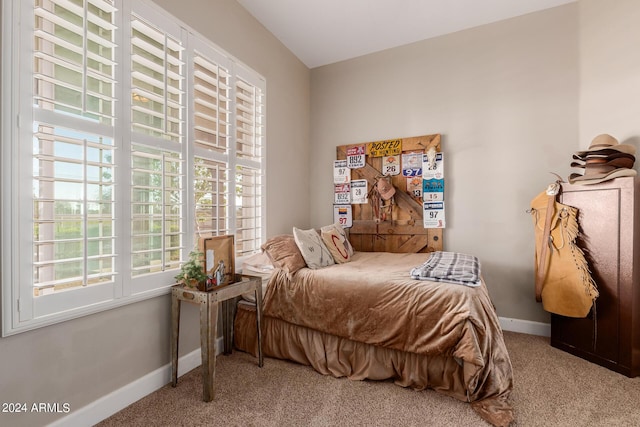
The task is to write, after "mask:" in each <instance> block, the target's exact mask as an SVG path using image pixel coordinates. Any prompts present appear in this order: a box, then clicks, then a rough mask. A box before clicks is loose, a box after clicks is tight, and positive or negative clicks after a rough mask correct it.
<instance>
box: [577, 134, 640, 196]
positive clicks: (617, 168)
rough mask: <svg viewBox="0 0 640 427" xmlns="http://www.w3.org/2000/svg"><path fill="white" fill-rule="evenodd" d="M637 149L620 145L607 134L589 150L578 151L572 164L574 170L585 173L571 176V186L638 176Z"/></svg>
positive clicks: (595, 141) (594, 142) (598, 137)
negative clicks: (636, 167) (636, 164)
mask: <svg viewBox="0 0 640 427" xmlns="http://www.w3.org/2000/svg"><path fill="white" fill-rule="evenodd" d="M635 154H636V147H634V146H633V145H628V144H620V143H619V142H618V140H617V139H615V138H614V137H612V136H611V135H608V134H606V133H604V134H602V135H598V136H596V137H595V138H593V140H592V141H591V145H589V149H588V150H584V151H577V152H576V153H575V154H574V155H573V159H574V160H577V161H574V162H572V163H571V167H572V168H578V169H582V170H583V171H584V172H583V173H572V174H571V175H569V182H570V183H571V184H579V185H587V184H598V183H601V182H604V181H608V180H610V179H614V178H620V177H623V176H636V175H637V172H636V171H635V169H632V168H633V164H634V162H635V160H636V158H635Z"/></svg>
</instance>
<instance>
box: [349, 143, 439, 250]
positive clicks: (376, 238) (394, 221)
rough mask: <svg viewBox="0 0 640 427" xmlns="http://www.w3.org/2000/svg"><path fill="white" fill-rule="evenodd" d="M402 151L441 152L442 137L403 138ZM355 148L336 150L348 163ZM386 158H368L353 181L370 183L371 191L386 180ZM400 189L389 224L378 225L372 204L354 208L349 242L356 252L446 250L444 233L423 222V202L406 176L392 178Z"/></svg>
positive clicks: (397, 191)
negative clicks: (411, 191)
mask: <svg viewBox="0 0 640 427" xmlns="http://www.w3.org/2000/svg"><path fill="white" fill-rule="evenodd" d="M401 141H402V151H403V152H404V153H406V152H425V151H426V150H428V149H429V148H431V147H434V148H435V149H436V151H441V142H440V141H441V139H440V135H439V134H434V135H424V136H418V137H411V138H402V140H401ZM366 144H368V143H364V144H351V145H342V146H338V147H336V158H337V159H338V160H344V159H346V153H347V149H348V148H350V147H354V146H359V145H366ZM381 169H382V157H371V156H369V155H367V157H366V164H365V166H364V167H363V168H359V169H352V170H351V179H352V180H356V179H366V180H367V182H368V186H369V190H370V189H371V188H372V186H373V185H374V183H375V182H376V180H377V179H378V178H380V177H381V176H382V174H381V172H380V171H381ZM391 182H392V184H393V186H394V187H395V188H396V194H395V196H394V199H393V200H394V202H395V205H394V206H393V207H392V214H391V216H390V217H388V220H386V221H378V220H376V218H375V217H374V212H373V208H372V206H371V204H370V203H369V204H362V205H356V204H354V205H352V206H353V208H352V209H353V210H352V213H353V227H351V228H350V229H349V239H350V241H351V243H352V245H353V247H354V248H355V249H356V250H359V251H384V252H404V253H407V252H431V251H435V250H442V247H443V242H442V235H443V232H442V229H425V228H424V227H423V219H422V200H421V198H414V197H413V195H410V194H408V193H407V192H406V190H407V184H406V183H407V180H406V178H405V177H403V176H402V175H397V176H393V177H391Z"/></svg>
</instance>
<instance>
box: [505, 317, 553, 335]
mask: <svg viewBox="0 0 640 427" xmlns="http://www.w3.org/2000/svg"><path fill="white" fill-rule="evenodd" d="M499 320H500V326H501V327H502V329H503V330H505V331H510V332H520V333H522V334H529V335H540V336H542V337H549V336H551V324H549V323H542V322H532V321H530V320H520V319H510V318H508V317H500V318H499Z"/></svg>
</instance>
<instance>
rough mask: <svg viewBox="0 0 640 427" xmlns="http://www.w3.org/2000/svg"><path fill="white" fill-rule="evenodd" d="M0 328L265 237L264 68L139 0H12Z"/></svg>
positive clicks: (18, 326) (105, 303) (151, 288)
mask: <svg viewBox="0 0 640 427" xmlns="http://www.w3.org/2000/svg"><path fill="white" fill-rule="evenodd" d="M3 7H4V8H3V14H2V19H3V39H2V43H3V49H2V55H3V57H2V94H3V95H2V96H3V106H4V108H3V110H2V146H1V149H2V157H1V161H2V168H1V170H2V172H1V173H2V181H1V187H0V191H1V195H2V223H1V226H2V237H3V238H2V243H1V244H2V254H3V256H2V273H1V274H2V326H3V328H2V332H3V335H10V334H13V333H17V332H21V331H24V330H29V329H33V328H36V327H39V326H44V325H47V324H51V323H55V322H58V321H63V320H66V319H70V318H74V317H78V316H81V315H85V314H89V313H93V312H96V311H99V310H103V309H108V308H112V307H115V306H118V305H122V304H126V303H130V302H134V301H138V300H140V299H142V298H148V297H152V296H155V295H160V294H162V293H166V292H167V289H168V287H169V286H171V285H172V284H173V281H174V280H173V277H174V276H175V275H176V274H177V269H178V268H179V265H180V262H181V260H184V259H186V258H187V256H188V253H189V251H191V250H192V249H193V248H194V247H195V246H196V243H197V238H198V237H199V236H211V235H224V234H233V235H235V240H236V257H242V256H245V255H249V254H252V253H254V252H256V251H257V250H259V248H260V245H261V243H262V241H263V239H264V222H265V215H264V206H265V204H264V191H263V182H264V151H263V150H264V141H265V135H264V126H265V112H264V106H265V82H264V79H263V78H262V77H261V76H259V75H258V74H256V73H255V72H254V71H252V70H250V69H248V68H247V67H246V66H244V65H243V64H240V63H238V62H237V61H236V60H234V59H233V58H232V57H230V56H229V55H228V54H226V53H224V52H223V51H221V50H219V49H218V48H217V47H215V46H214V45H213V44H211V43H210V42H209V41H207V40H206V39H204V38H203V37H202V36H200V35H198V34H196V33H194V32H193V31H192V30H190V29H189V28H187V27H186V26H185V25H182V24H181V23H179V22H178V21H177V20H176V19H175V18H173V17H171V16H169V15H167V14H166V13H165V12H164V11H162V10H161V9H159V8H158V7H157V6H156V5H154V4H153V3H151V2H148V1H144V0H141V1H136V2H128V1H124V0H33V1H25V0H7V1H6V2H4V3H3Z"/></svg>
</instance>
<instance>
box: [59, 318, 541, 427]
mask: <svg viewBox="0 0 640 427" xmlns="http://www.w3.org/2000/svg"><path fill="white" fill-rule="evenodd" d="M499 320H500V326H501V327H502V329H503V330H505V331H511V332H520V333H523V334H530V335H540V336H545V337H548V336H550V335H551V325H550V324H548V323H541V322H532V321H529V320H520V319H510V318H508V317H500V318H499ZM222 341H223V340H222V338H218V340H217V342H216V344H217V345H216V348H217V349H222V347H223V342H222ZM201 357H202V356H201V353H200V349H199V348H198V349H196V350H194V351H192V352H191V353H189V354H186V355H184V356H182V357H181V358H180V360H179V361H178V376H179V377H180V376H182V375H184V374H186V373H187V372H189V371H191V370H192V369H195V368H197V367H198V366H200V365H201V364H202V358H201ZM170 381H171V363H168V364H166V365H165V366H163V367H161V368H158V369H156V370H155V371H153V372H151V373H149V374H147V375H145V376H144V377H142V378H139V379H137V380H135V381H133V382H131V383H129V384H127V385H126V386H124V387H122V388H120V389H118V390H114V391H113V392H111V393H109V394H107V395H106V396H104V397H101V398H100V399H98V400H96V401H94V402H91V403H90V404H88V405H86V406H84V407H82V408H80V409H78V410H75V411H71V412H70V413H69V414H68V415H66V416H65V417H62V418H60V419H58V420H57V421H55V422H53V423H51V424H49V426H50V427H63V426H64V427H75V426H78V427H84V426H87V425H94V424H97V423H99V422H100V421H102V420H104V419H106V418H108V417H110V416H111V415H113V414H115V413H116V412H118V411H121V410H122V409H124V408H126V407H127V406H129V405H131V404H132V403H134V402H136V401H138V400H140V399H142V398H143V397H145V396H147V395H149V394H151V393H153V392H154V391H156V390H158V389H160V388H162V387H164V386H165V385H167V384H169V382H170Z"/></svg>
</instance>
